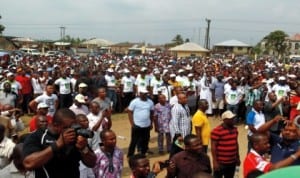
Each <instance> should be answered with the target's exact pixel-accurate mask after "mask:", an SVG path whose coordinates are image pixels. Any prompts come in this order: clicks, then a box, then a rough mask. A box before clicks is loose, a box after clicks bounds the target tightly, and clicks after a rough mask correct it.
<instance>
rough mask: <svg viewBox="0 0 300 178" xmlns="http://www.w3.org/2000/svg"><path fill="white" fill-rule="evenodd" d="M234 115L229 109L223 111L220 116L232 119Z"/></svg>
mask: <svg viewBox="0 0 300 178" xmlns="http://www.w3.org/2000/svg"><path fill="white" fill-rule="evenodd" d="M235 116H236V115H235V114H233V113H232V112H231V111H225V112H224V113H223V114H222V116H221V119H222V120H224V119H232V118H234V117H235Z"/></svg>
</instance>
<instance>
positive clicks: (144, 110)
mask: <svg viewBox="0 0 300 178" xmlns="http://www.w3.org/2000/svg"><path fill="white" fill-rule="evenodd" d="M139 93H140V95H139V97H137V98H135V99H134V100H132V101H131V102H130V104H129V106H128V118H129V122H130V125H131V141H130V144H129V148H128V153H127V157H130V156H132V155H133V154H134V151H135V147H136V145H137V144H139V147H140V151H141V154H144V155H145V154H146V152H147V149H148V142H149V139H150V130H151V129H152V121H153V108H154V104H153V102H152V101H151V100H150V99H148V98H147V94H148V91H147V90H146V89H141V90H140V91H139Z"/></svg>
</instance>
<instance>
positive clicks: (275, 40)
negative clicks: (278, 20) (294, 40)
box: [263, 30, 288, 56]
mask: <svg viewBox="0 0 300 178" xmlns="http://www.w3.org/2000/svg"><path fill="white" fill-rule="evenodd" d="M286 37H288V35H287V34H286V33H285V32H284V31H281V30H276V31H273V32H271V33H270V34H269V35H267V36H265V37H264V39H263V40H264V41H265V46H266V50H268V51H270V50H272V51H274V52H275V54H277V55H278V56H282V55H284V54H285V53H286V51H287V49H288V45H287V43H286Z"/></svg>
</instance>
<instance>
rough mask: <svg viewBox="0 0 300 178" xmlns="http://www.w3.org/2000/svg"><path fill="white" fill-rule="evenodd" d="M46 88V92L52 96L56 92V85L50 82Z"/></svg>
mask: <svg viewBox="0 0 300 178" xmlns="http://www.w3.org/2000/svg"><path fill="white" fill-rule="evenodd" d="M45 90H46V94H47V95H49V96H50V95H52V94H53V93H54V86H53V85H52V84H50V83H48V84H47V86H46V89H45Z"/></svg>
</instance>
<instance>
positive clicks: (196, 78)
mask: <svg viewBox="0 0 300 178" xmlns="http://www.w3.org/2000/svg"><path fill="white" fill-rule="evenodd" d="M12 58H13V56H12ZM299 79H300V64H299V63H298V64H297V63H290V62H289V61H285V62H282V61H280V60H273V58H269V57H262V58H259V59H257V60H236V59H232V60H224V59H221V58H213V57H211V58H209V57H205V58H197V57H189V58H176V57H175V56H172V55H168V54H164V53H161V52H153V53H151V54H144V55H139V56H134V57H132V56H126V55H124V56H120V55H112V54H105V55H101V56H94V57H81V58H73V57H71V56H57V57H53V56H52V57H45V56H39V57H37V56H23V58H22V59H21V60H18V61H17V62H15V63H12V64H11V65H9V66H5V67H4V66H3V67H1V68H0V111H1V113H0V114H1V116H0V177H2V175H5V176H8V177H12V175H14V174H16V175H18V176H19V177H24V176H26V177H38V178H43V177H50V178H51V177H55V178H60V177H70V178H71V177H74V178H75V177H79V176H80V177H81V178H88V177H89V178H93V177H95V178H102V177H107V178H118V177H122V169H123V164H124V155H127V159H128V161H129V166H130V168H131V170H132V177H133V178H140V177H155V175H157V174H159V172H161V170H162V169H163V168H166V169H167V177H170V178H171V177H178V178H189V177H191V178H193V177H197V176H199V177H201V176H203V177H210V176H213V177H215V178H222V177H224V178H233V176H234V173H235V169H236V167H237V166H240V165H242V166H243V170H244V174H243V175H244V177H245V178H246V177H251V176H253V175H254V174H257V173H259V174H263V173H267V172H269V171H271V170H273V169H277V168H281V167H285V166H288V165H299V163H300V161H299V160H300V152H299V151H298V141H299V139H300V132H299V129H300V120H299V119H300V116H299V115H300V104H299V101H300V83H299ZM118 112H120V113H122V112H124V113H127V115H128V120H129V122H128V124H130V126H131V130H130V132H131V138H130V143H128V152H127V154H124V153H123V151H122V150H121V149H120V148H118V147H117V144H116V134H117V133H115V131H113V130H111V127H112V124H113V122H112V115H113V114H114V113H118ZM24 114H25V115H27V116H30V117H32V118H31V120H30V122H29V132H28V133H26V134H23V133H24V131H23V130H24V128H25V125H24V122H23V121H22V117H21V116H22V115H24ZM210 119H219V120H220V125H218V126H217V127H215V128H211V126H210V124H209V120H210ZM242 124H245V128H246V129H248V134H247V135H244V136H243V137H245V139H248V154H247V156H246V158H245V160H240V155H239V152H240V150H239V144H238V140H237V139H238V129H237V127H236V125H242ZM152 129H154V131H155V132H156V133H157V147H158V151H159V154H161V155H163V154H169V155H170V159H169V160H168V161H166V162H165V161H159V162H155V163H154V166H153V169H152V171H150V168H149V166H150V163H149V160H148V159H147V157H146V156H147V155H148V154H153V152H151V150H149V140H150V138H151V135H150V131H151V130H152ZM21 133H22V134H21ZM164 143H166V144H164ZM209 147H210V148H211V149H210V150H209V149H208V148H209ZM20 152H21V154H20ZM208 152H211V155H212V156H211V158H210V157H209V156H208ZM137 153H139V154H137ZM268 155H270V156H269V157H268ZM210 159H211V160H212V162H210ZM211 163H212V164H211ZM12 168H14V171H11V170H12ZM200 175H201V176H200Z"/></svg>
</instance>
